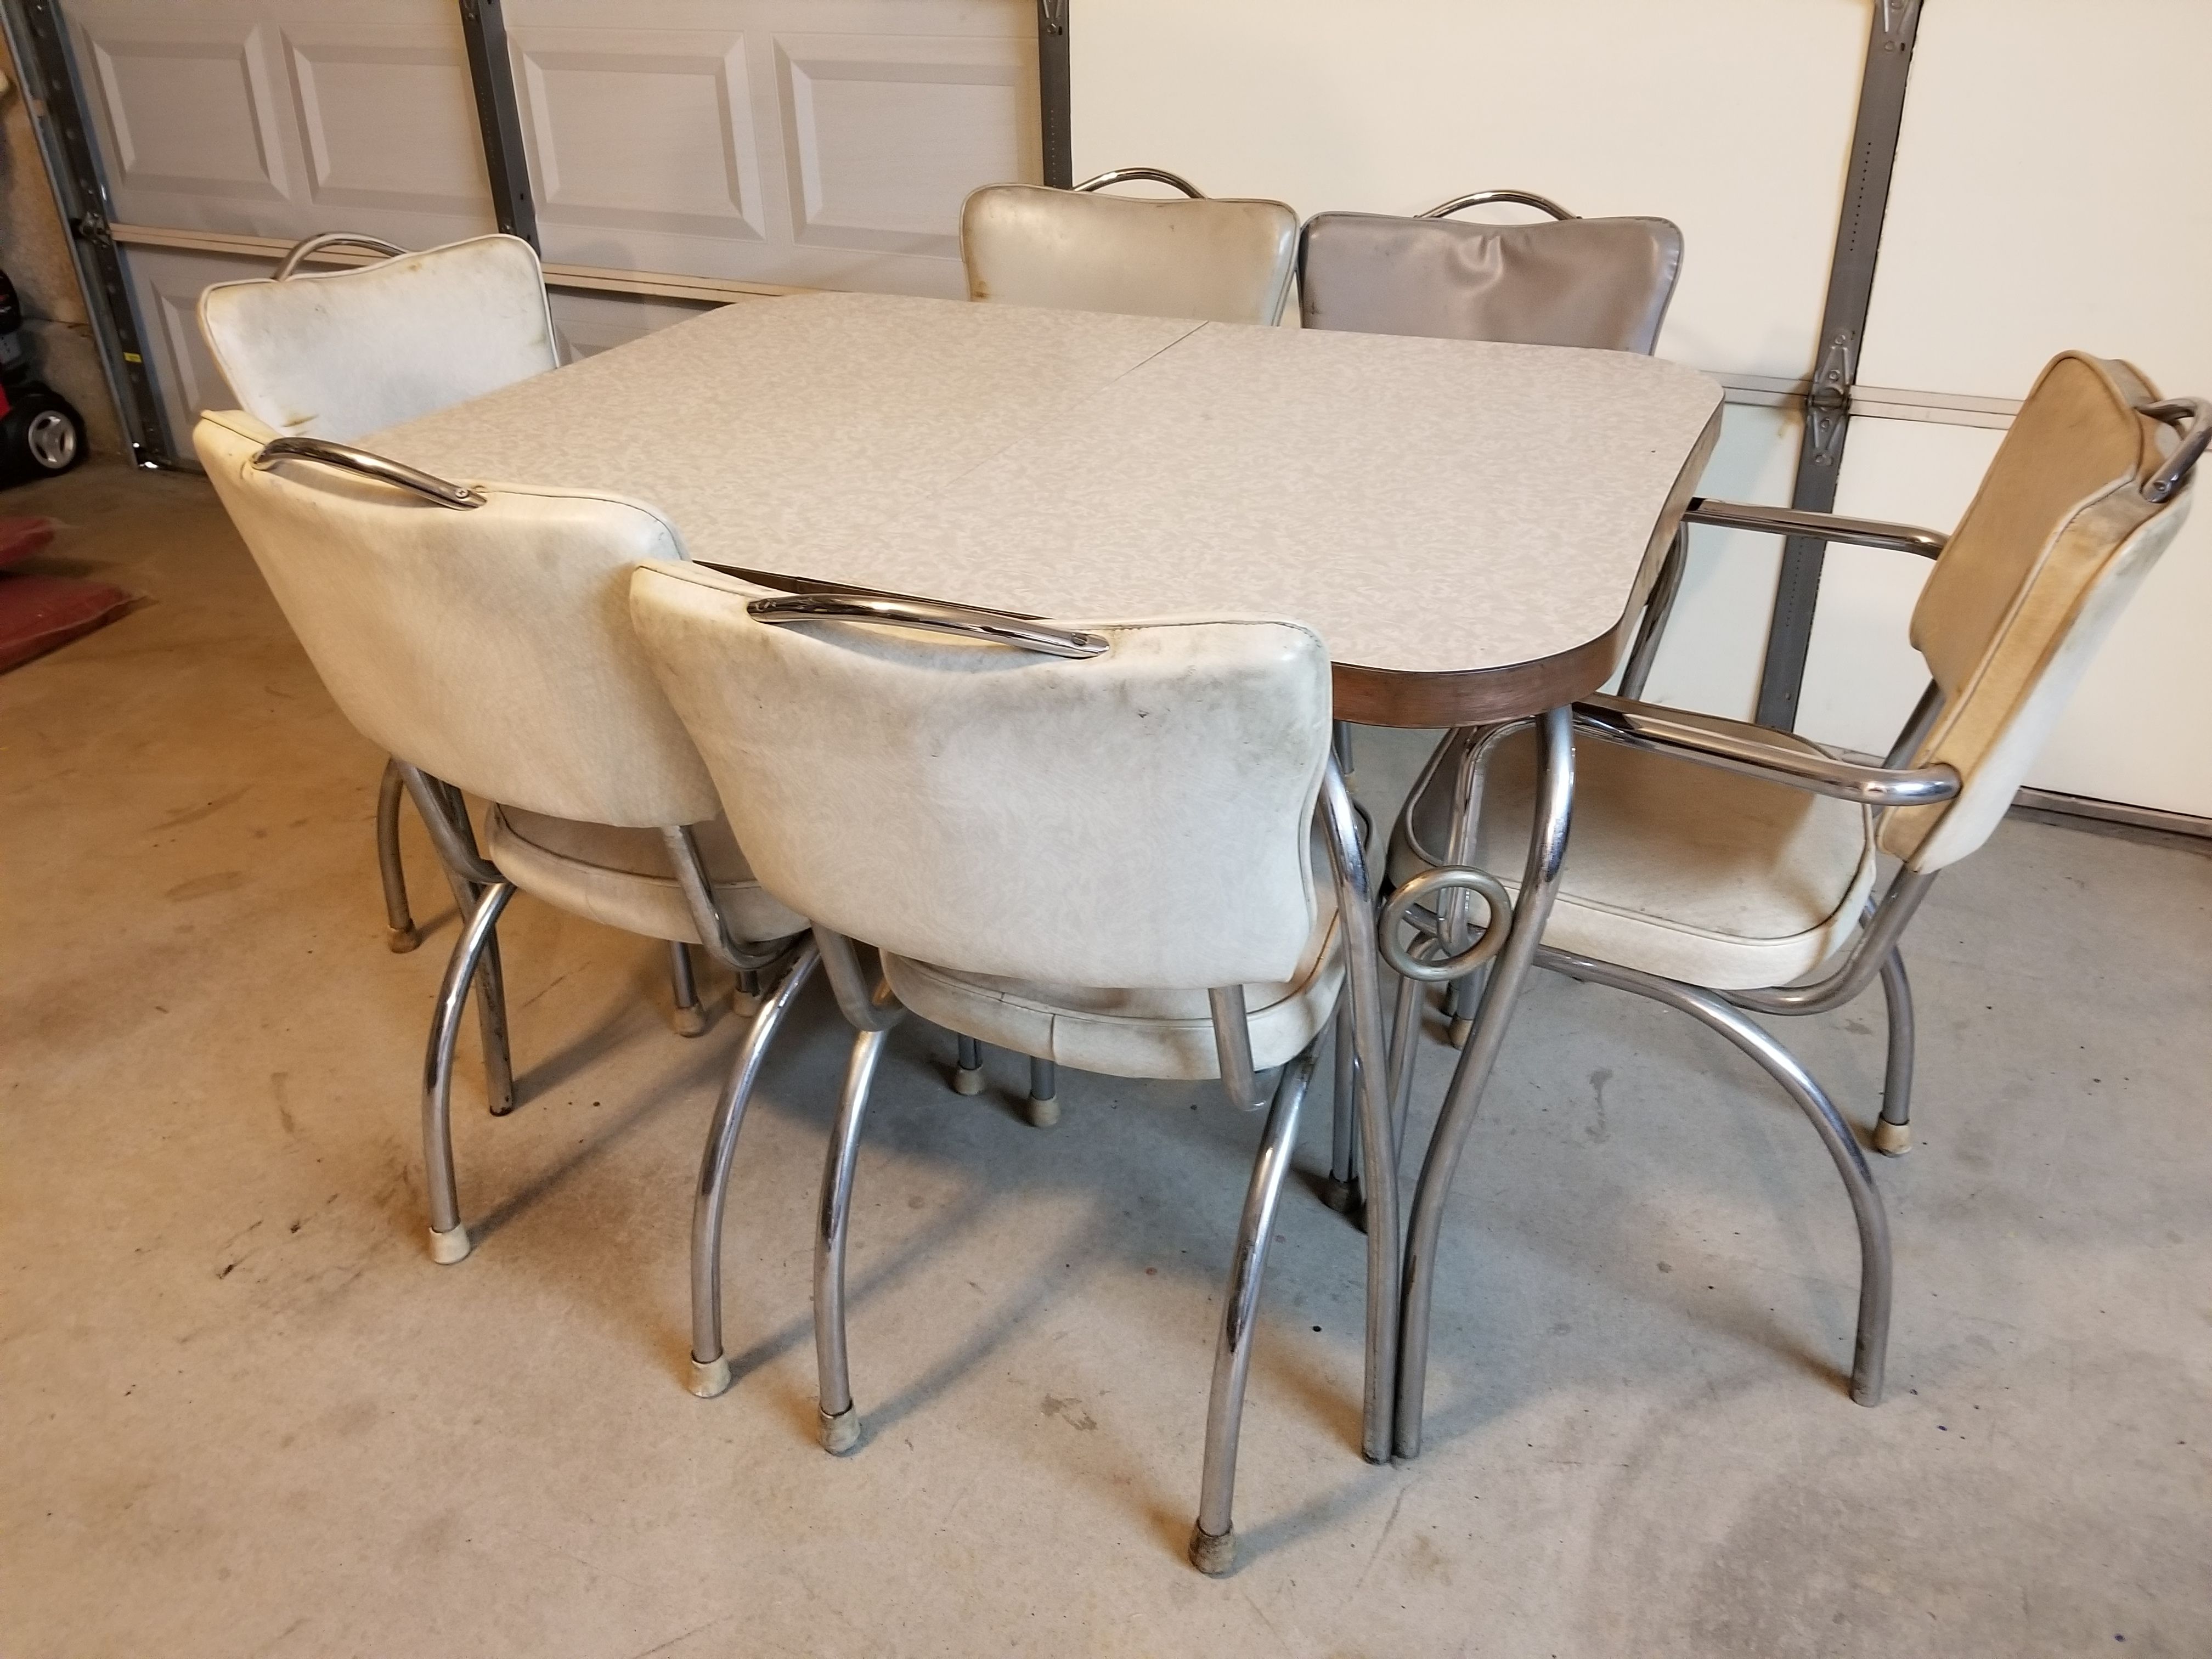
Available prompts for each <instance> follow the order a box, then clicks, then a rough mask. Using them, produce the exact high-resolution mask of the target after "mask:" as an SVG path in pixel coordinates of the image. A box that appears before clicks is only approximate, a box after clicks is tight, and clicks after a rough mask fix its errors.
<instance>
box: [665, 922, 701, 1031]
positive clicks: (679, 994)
mask: <svg viewBox="0 0 2212 1659" xmlns="http://www.w3.org/2000/svg"><path fill="white" fill-rule="evenodd" d="M668 988H669V991H670V993H671V998H672V1000H673V1002H674V1004H675V1012H674V1014H673V1015H672V1016H671V1022H670V1023H671V1024H673V1025H674V1026H675V1027H676V1035H677V1036H688V1037H695V1036H698V1035H699V1034H700V1033H701V1032H702V1031H704V1030H706V1029H707V1011H706V1010H705V1009H704V1008H702V1007H701V1006H699V981H697V980H696V978H694V977H693V976H692V973H691V947H690V945H686V944H684V941H683V940H682V939H671V940H669V941H668Z"/></svg>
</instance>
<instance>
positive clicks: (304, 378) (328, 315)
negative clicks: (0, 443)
mask: <svg viewBox="0 0 2212 1659" xmlns="http://www.w3.org/2000/svg"><path fill="white" fill-rule="evenodd" d="M333 245H338V246H359V247H367V248H371V249H376V250H381V251H383V252H387V253H389V254H391V255H392V257H391V258H386V259H385V260H383V261H382V262H381V263H380V264H372V265H368V266H364V267H361V268H358V269H355V270H325V271H311V272H301V270H300V266H301V262H302V260H303V259H304V258H307V256H309V255H310V254H313V253H314V252H317V251H319V250H320V249H323V248H325V247H328V246H333ZM199 319H200V332H201V334H202V335H203V337H205V339H206V341H207V345H208V349H209V350H210V352H212V353H213V354H214V356H215V361H216V367H217V368H220V369H222V373H223V377H224V378H225V379H226V380H228V381H229V382H230V386H231V390H232V391H233V392H234V393H235V394H236V395H237V397H238V399H239V402H240V406H241V407H242V408H243V409H244V410H246V412H247V413H248V414H250V415H252V416H254V417H255V418H256V419H257V420H258V421H260V422H262V423H263V424H264V425H265V426H267V427H268V428H270V429H271V430H272V431H274V432H276V433H279V434H283V435H289V436H301V435H305V436H311V437H319V438H331V439H338V440H348V439H353V438H359V437H363V436H366V435H368V434H369V433H372V432H375V431H378V430H380V428H384V427H386V426H393V425H397V424H398V422H402V421H410V420H413V419H414V418H415V417H416V416H421V415H428V414H430V413H432V412H434V411H435V410H441V409H445V408H448V407H450V406H451V405H453V404H458V403H464V402H465V401H467V400H468V399H469V398H479V397H482V396H483V395H484V394H485V393H486V392H496V391H497V390H499V389H500V388H501V386H510V385H512V384H513V382H515V381H517V380H527V379H528V378H529V377H530V376H532V375H533V374H544V372H545V371H546V370H547V369H550V368H558V367H559V366H560V362H561V354H560V345H559V341H558V338H557V337H556V334H555V332H554V328H553V318H552V313H551V312H550V309H549V308H548V307H547V303H546V297H545V276H544V270H542V269H541V268H540V267H539V265H538V252H537V250H536V249H534V248H532V246H530V244H529V243H527V242H526V241H524V240H521V239H520V237H515V236H477V237H473V238H471V239H470V240H467V241H464V242H454V243H452V244H450V245H448V246H445V247H437V248H431V249H428V250H427V251H425V252H421V253H408V252H403V251H400V250H398V249H394V248H392V246H391V244H389V243H387V242H384V241H380V240H378V239H377V238H375V237H373V236H356V235H351V234H343V233H339V234H330V235H325V236H313V237H309V238H308V239H307V240H305V241H303V242H301V243H300V244H299V245H298V246H295V247H294V248H293V249H292V251H291V252H289V254H287V255H286V256H285V258H284V259H283V262H282V263H281V264H279V265H278V266H277V270H276V276H274V277H270V278H256V279H254V280H252V281H249V282H240V283H216V284H215V285H214V286H213V287H211V288H209V289H206V290H204V292H203V293H202V294H201V295H200V303H199ZM403 787H404V786H403V785H402V782H401V780H400V776H399V773H398V769H397V768H395V767H392V766H387V767H386V769H385V776H384V783H383V787H382V789H381V791H380V794H379V797H378V801H377V858H378V863H379V866H380V871H381V873H382V876H383V879H384V902H385V915H386V928H387V931H386V943H387V944H389V945H390V946H391V947H392V950H394V951H411V950H413V949H414V948H415V946H416V943H417V942H418V941H417V936H416V932H415V922H414V917H413V915H412V913H411V911H410V909H409V907H408V902H407V883H406V876H405V872H404V867H403V866H402V864H401V861H400V852H399V799H400V796H401V794H402V793H403ZM450 875H451V872H448V876H449V878H450ZM679 1000H680V997H679ZM681 1019H682V1017H681V1016H680V1015H679V1024H680V1023H681Z"/></svg>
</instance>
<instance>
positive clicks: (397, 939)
mask: <svg viewBox="0 0 2212 1659" xmlns="http://www.w3.org/2000/svg"><path fill="white" fill-rule="evenodd" d="M405 793H407V779H406V777H405V776H404V775H403V774H402V773H401V772H400V770H399V763H398V761H394V760H387V761H386V762H385V763H384V776H383V777H382V779H380V781H378V783H377V786H376V873H377V875H378V877H379V878H380V879H381V880H382V881H383V883H384V942H385V944H386V945H388V946H390V947H391V949H392V951H393V952H394V953H395V954H400V955H404V953H406V952H407V951H411V950H413V949H414V948H415V947H416V945H420V944H421V943H422V935H421V934H420V933H416V931H415V913H414V912H413V911H412V910H410V908H408V905H407V866H406V864H405V863H404V860H402V859H401V857H400V853H399V799H400V797H401V796H402V795H404V794H405Z"/></svg>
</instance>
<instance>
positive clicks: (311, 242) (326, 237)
mask: <svg viewBox="0 0 2212 1659" xmlns="http://www.w3.org/2000/svg"><path fill="white" fill-rule="evenodd" d="M326 247H365V248H368V249H369V250H371V251H372V252H377V253H381V254H383V255H385V256H386V258H393V259H397V258H402V257H403V256H404V255H405V253H406V252H407V250H406V249H405V248H404V247H394V246H392V244H391V243H389V242H387V241H386V240H384V239H383V238H382V237H380V236H362V235H359V234H356V233H355V232H352V231H347V230H333V231H326V232H325V233H324V234H322V235H320V236H310V237H308V238H307V240H305V241H301V242H295V243H293V244H292V247H291V251H290V252H288V253H286V254H285V256H284V258H283V260H282V261H281V262H280V263H279V264H278V265H277V267H276V276H275V277H274V279H273V280H274V281H276V282H279V283H282V282H285V281H288V280H289V279H290V277H291V276H292V274H293V273H294V272H295V271H296V270H299V268H300V267H301V265H302V264H305V263H306V262H307V260H309V259H311V258H313V257H314V256H315V255H316V254H318V253H320V252H322V251H323V250H324V249H325V248H326Z"/></svg>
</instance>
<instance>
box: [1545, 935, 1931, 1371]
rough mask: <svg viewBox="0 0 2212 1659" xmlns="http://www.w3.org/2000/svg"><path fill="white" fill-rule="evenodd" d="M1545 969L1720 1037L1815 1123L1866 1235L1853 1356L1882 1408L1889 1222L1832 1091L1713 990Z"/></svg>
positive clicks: (1579, 964) (1577, 962) (1557, 963)
mask: <svg viewBox="0 0 2212 1659" xmlns="http://www.w3.org/2000/svg"><path fill="white" fill-rule="evenodd" d="M1536 959H1537V961H1538V962H1539V963H1541V964H1542V965H1543V966H1545V967H1547V968H1550V969H1554V970H1555V971H1557V972H1559V973H1562V974H1565V975H1570V976H1571V977H1572V978H1575V979H1581V980H1588V981H1591V982H1592V983H1594V984H1598V985H1610V986H1613V987H1615V988H1616V989H1619V990H1623V991H1633V992H1634V993H1636V994H1637V995H1638V996H1645V997H1650V999H1651V1000H1653V1001H1654V1002H1662V1003H1664V1004H1666V1005H1667V1006H1668V1007H1670V1008H1678V1009H1680V1011H1681V1012H1684V1013H1686V1014H1688V1015H1689V1016H1690V1017H1691V1018H1693V1019H1696V1020H1699V1021H1700V1022H1702V1023H1703V1024H1705V1025H1707V1026H1709V1027H1710V1028H1711V1029H1712V1030H1715V1031H1717V1032H1719V1033H1720V1035H1721V1036H1724V1037H1726V1038H1727V1039H1728V1040H1729V1042H1732V1043H1734V1044H1735V1046H1736V1047H1737V1048H1741V1050H1742V1051H1743V1052H1744V1053H1745V1054H1748V1055H1750V1056H1751V1057H1752V1059H1753V1060H1757V1061H1758V1062H1759V1065H1760V1066H1763V1067H1765V1071H1766V1073H1767V1075H1768V1076H1770V1077H1771V1078H1772V1079H1774V1080H1775V1081H1776V1082H1777V1083H1779V1084H1780V1085H1782V1087H1783V1090H1784V1092H1786V1093H1787V1094H1788V1095H1789V1097H1790V1099H1791V1100H1792V1101H1794V1102H1796V1105H1797V1107H1798V1109H1800V1110H1801V1111H1802V1112H1803V1113H1804V1114H1805V1115H1806V1116H1807V1117H1808V1118H1810V1119H1811V1120H1812V1121H1813V1127H1814V1129H1816V1130H1818V1131H1819V1132H1820V1140H1821V1143H1822V1144H1823V1145H1824V1146H1826V1147H1827V1149H1828V1156H1829V1157H1830V1158H1832V1159H1833V1160H1834V1162H1835V1165H1836V1173H1837V1174H1838V1175H1839V1176H1842V1177H1843V1180H1844V1191H1846V1192H1847V1193H1849V1194H1850V1200H1851V1213H1852V1215H1853V1216H1854V1217H1855V1218H1857V1223H1858V1231H1859V1316H1858V1335H1857V1341H1856V1343H1855V1345H1854V1348H1853V1352H1852V1358H1851V1398H1852V1399H1854V1400H1856V1401H1858V1403H1859V1404H1860V1405H1862V1406H1879V1405H1880V1404H1881V1391H1882V1372H1883V1369H1884V1366H1885V1364H1886V1362H1887V1357H1888V1352H1889V1310H1890V1279H1891V1261H1890V1246H1889V1218H1888V1215H1887V1212H1885V1211H1884V1210H1883V1208H1882V1204H1881V1193H1880V1192H1879V1191H1878V1190H1877V1189H1876V1188H1875V1184H1874V1176H1873V1173H1872V1172H1871V1171H1870V1170H1868V1168H1867V1164H1866V1159H1865V1158H1863V1156H1861V1154H1860V1152H1859V1143H1858V1141H1857V1138H1856V1137H1854V1136H1853V1135H1852V1133H1851V1131H1850V1125H1849V1124H1847V1123H1845V1122H1844V1118H1843V1114H1842V1113H1840V1112H1838V1110H1837V1109H1836V1107H1835V1103H1834V1102H1832V1101H1831V1100H1830V1099H1829V1098H1828V1097H1827V1093H1826V1091H1824V1090H1823V1089H1822V1088H1821V1087H1820V1085H1819V1084H1818V1083H1817V1082H1815V1081H1814V1078H1813V1074H1812V1073H1809V1072H1808V1071H1807V1070H1806V1069H1805V1066H1804V1064H1803V1062H1802V1061H1801V1060H1798V1058H1797V1057H1796V1055H1795V1054H1791V1053H1790V1051H1789V1050H1788V1049H1787V1048H1784V1047H1783V1046H1782V1044H1781V1043H1780V1042H1777V1041H1776V1040H1775V1038H1774V1036H1773V1034H1772V1033H1771V1032H1770V1031H1768V1030H1766V1028H1765V1026H1763V1025H1760V1024H1757V1023H1756V1022H1755V1021H1753V1019H1752V1018H1751V1017H1750V1016H1749V1015H1748V1014H1746V1013H1744V1012H1742V1011H1741V1009H1738V1008H1735V1007H1732V1006H1729V1004H1728V1003H1727V1002H1726V1001H1724V1000H1722V998H1721V997H1720V996H1718V995H1717V994H1715V993H1713V992H1711V991H1701V990H1699V989H1698V988H1697V987H1695V986H1690V985H1682V984H1679V983H1677V982H1676V981H1674V980H1670V979H1660V978H1658V977H1656V975H1650V974H1641V973H1638V972H1637V971H1636V970H1635V969H1632V968H1622V967H1619V966H1617V965H1615V964H1614V963H1609V962H1595V961H1592V960H1591V959H1590V958H1589V957H1577V956H1571V955H1569V954H1568V953H1567V952H1566V951H1554V950H1552V949H1550V948H1548V947H1547V948H1545V949H1542V950H1540V951H1538V952H1537V953H1536Z"/></svg>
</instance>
